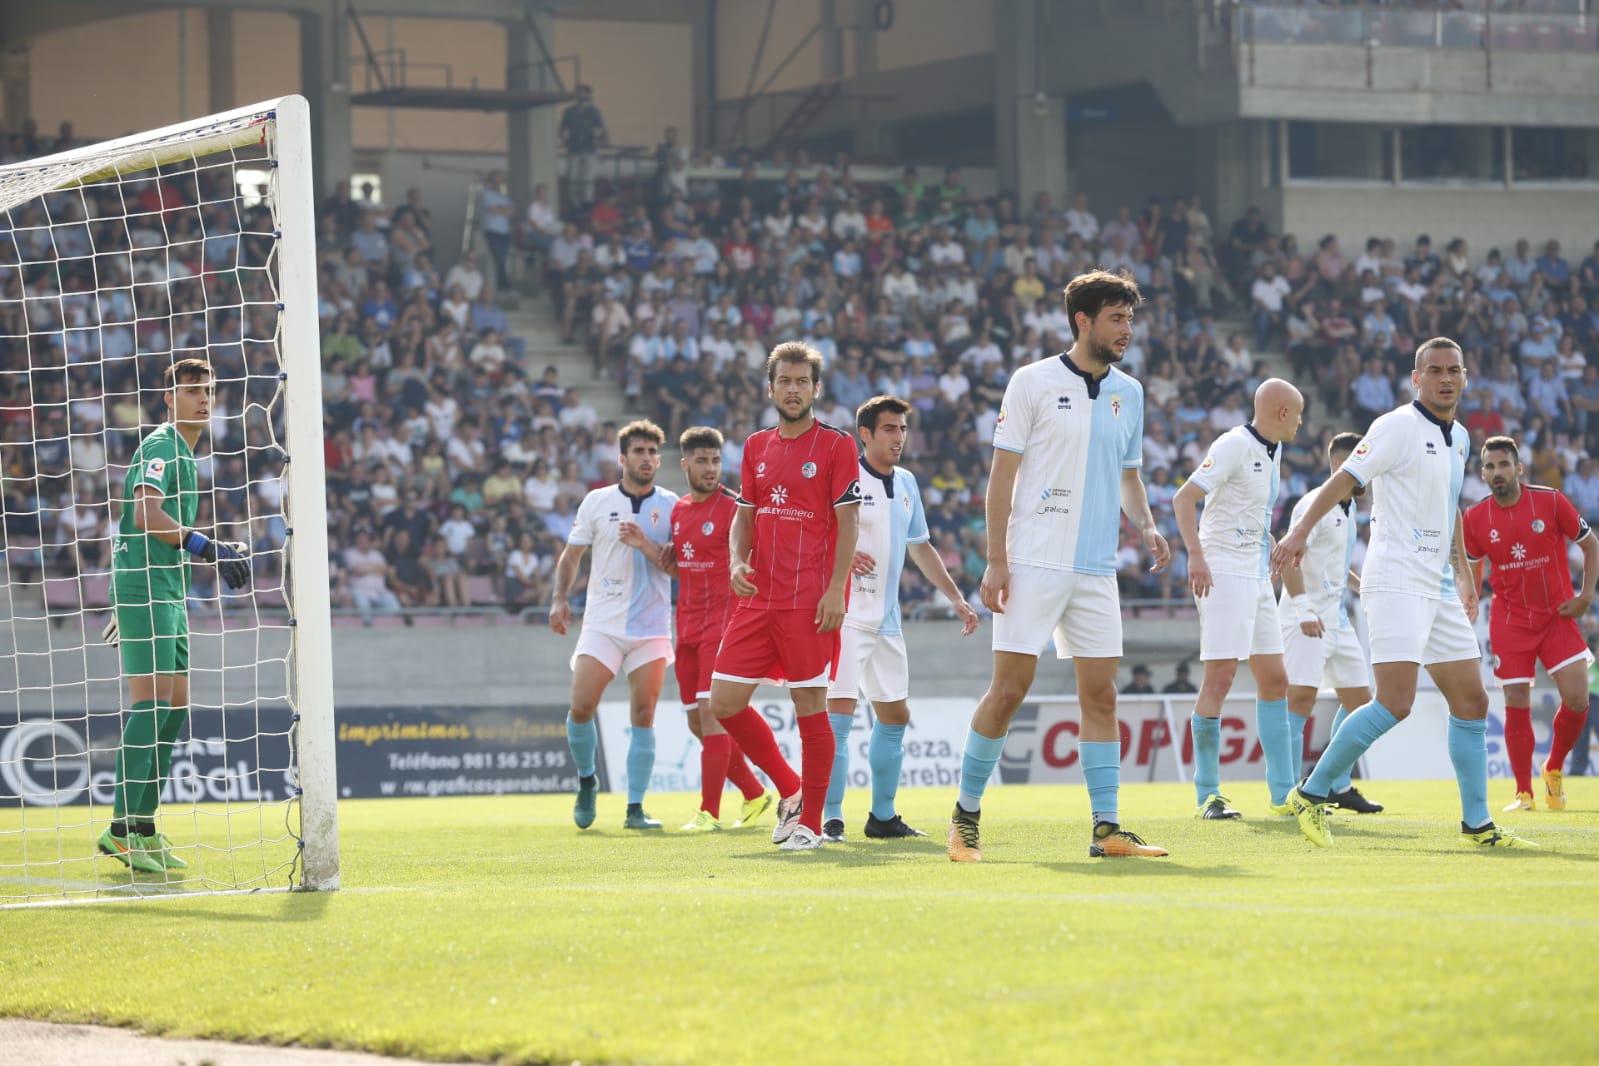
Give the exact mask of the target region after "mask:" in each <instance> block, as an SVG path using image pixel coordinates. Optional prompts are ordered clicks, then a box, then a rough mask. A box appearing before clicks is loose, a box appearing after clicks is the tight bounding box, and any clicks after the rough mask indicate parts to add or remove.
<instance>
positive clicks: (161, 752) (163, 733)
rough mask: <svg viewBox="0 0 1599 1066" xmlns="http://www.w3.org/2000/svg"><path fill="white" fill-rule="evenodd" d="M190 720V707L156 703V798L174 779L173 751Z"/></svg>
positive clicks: (158, 701) (158, 797)
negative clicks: (167, 783) (179, 735)
mask: <svg viewBox="0 0 1599 1066" xmlns="http://www.w3.org/2000/svg"><path fill="white" fill-rule="evenodd" d="M188 720H189V708H188V707H174V706H172V704H170V703H163V702H161V701H160V700H157V701H156V704H155V736H156V759H155V762H156V781H155V792H156V799H157V800H159V799H160V797H161V789H162V788H163V787H164V786H165V784H166V782H168V781H170V780H172V751H173V749H174V748H175V747H176V746H177V743H178V734H180V733H182V732H183V725H184V723H185V722H187V721H188Z"/></svg>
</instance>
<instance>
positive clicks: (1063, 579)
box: [994, 563, 1122, 659]
mask: <svg viewBox="0 0 1599 1066" xmlns="http://www.w3.org/2000/svg"><path fill="white" fill-rule="evenodd" d="M1052 634H1053V636H1054V638H1055V655H1056V657H1057V658H1060V659H1070V658H1071V657H1072V656H1074V655H1081V656H1082V657H1084V658H1085V659H1119V658H1121V654H1122V604H1121V596H1120V595H1119V594H1118V593H1117V591H1116V575H1115V574H1076V573H1073V572H1071V571H1070V570H1046V569H1045V568H1043V567H1041V566H1028V565H1026V564H1025V563H1023V564H1018V565H1015V566H1012V567H1011V568H1010V598H1009V599H1008V600H1006V601H1005V613H1004V614H996V615H995V616H994V650H995V651H1013V652H1017V653H1018V654H1021V655H1041V654H1043V651H1044V646H1045V645H1047V644H1048V643H1049V639H1050V636H1051V635H1052Z"/></svg>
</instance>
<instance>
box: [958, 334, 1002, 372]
mask: <svg viewBox="0 0 1599 1066" xmlns="http://www.w3.org/2000/svg"><path fill="white" fill-rule="evenodd" d="M1004 361H1005V353H1004V352H1002V351H1000V349H999V345H997V344H995V343H994V342H993V341H989V342H988V343H987V344H974V345H972V346H971V347H970V348H968V349H966V350H965V351H964V352H962V353H961V366H963V367H965V368H966V370H967V371H969V372H970V373H972V374H974V375H976V376H977V377H984V376H986V375H987V373H988V368H989V367H990V366H992V365H993V364H994V363H1003V362H1004Z"/></svg>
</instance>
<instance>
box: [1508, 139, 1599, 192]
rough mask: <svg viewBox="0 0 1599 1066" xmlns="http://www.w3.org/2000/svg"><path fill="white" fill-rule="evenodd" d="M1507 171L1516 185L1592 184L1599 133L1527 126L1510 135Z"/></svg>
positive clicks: (1598, 145)
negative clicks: (1537, 183)
mask: <svg viewBox="0 0 1599 1066" xmlns="http://www.w3.org/2000/svg"><path fill="white" fill-rule="evenodd" d="M1510 138H1511V139H1510V171H1511V174H1512V175H1513V176H1514V177H1515V180H1516V181H1518V182H1525V183H1533V182H1546V181H1547V182H1591V181H1593V180H1594V178H1593V159H1594V155H1595V153H1596V152H1599V130H1593V129H1563V128H1555V127H1549V126H1529V127H1523V128H1516V129H1512V130H1511V132H1510Z"/></svg>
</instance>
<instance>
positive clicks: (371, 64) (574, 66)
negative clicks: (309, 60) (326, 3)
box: [350, 48, 583, 93]
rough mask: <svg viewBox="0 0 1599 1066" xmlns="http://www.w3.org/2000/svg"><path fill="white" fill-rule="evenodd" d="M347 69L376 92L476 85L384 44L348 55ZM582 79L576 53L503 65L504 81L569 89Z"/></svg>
mask: <svg viewBox="0 0 1599 1066" xmlns="http://www.w3.org/2000/svg"><path fill="white" fill-rule="evenodd" d="M350 69H351V70H352V71H355V70H359V71H360V72H361V79H362V91H363V92H369V93H370V92H380V91H383V90H388V89H454V88H466V89H477V88H479V87H480V86H479V85H478V79H477V76H476V75H475V74H474V75H473V76H472V77H471V78H470V79H469V80H468V81H467V83H466V84H465V85H462V86H457V85H456V84H455V68H454V67H452V66H451V65H450V64H448V63H426V62H419V61H417V60H413V59H411V58H410V57H409V56H408V55H407V54H406V51H405V49H403V48H385V49H383V50H382V51H375V52H362V53H361V54H359V55H355V56H351V57H350ZM582 80H583V67H582V61H581V60H580V59H579V57H578V56H575V55H571V56H556V57H554V58H553V59H550V60H548V61H546V60H542V59H540V60H535V61H532V62H528V63H518V64H516V65H514V66H510V67H507V68H506V69H505V85H507V86H512V87H515V86H518V85H520V86H525V87H528V88H540V87H541V86H540V82H543V81H547V82H548V85H546V86H543V87H546V88H550V89H556V90H559V89H561V88H564V89H567V90H571V89H573V88H575V87H576V86H577V85H579V84H580V83H581V82H582Z"/></svg>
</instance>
